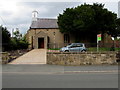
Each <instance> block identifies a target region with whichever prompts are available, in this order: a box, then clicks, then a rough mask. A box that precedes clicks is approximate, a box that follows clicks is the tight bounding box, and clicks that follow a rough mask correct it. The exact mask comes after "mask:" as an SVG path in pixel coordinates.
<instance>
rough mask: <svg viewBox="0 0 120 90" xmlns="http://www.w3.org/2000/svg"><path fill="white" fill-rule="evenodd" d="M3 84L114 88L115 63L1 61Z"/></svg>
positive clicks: (18, 86) (27, 86) (8, 85)
mask: <svg viewBox="0 0 120 90" xmlns="http://www.w3.org/2000/svg"><path fill="white" fill-rule="evenodd" d="M2 77H3V78H2V81H3V83H2V86H3V88H118V66H117V65H89V66H59V65H40V64H39V65H23V64H22V65H14V64H13V65H11V64H9V65H3V66H2Z"/></svg>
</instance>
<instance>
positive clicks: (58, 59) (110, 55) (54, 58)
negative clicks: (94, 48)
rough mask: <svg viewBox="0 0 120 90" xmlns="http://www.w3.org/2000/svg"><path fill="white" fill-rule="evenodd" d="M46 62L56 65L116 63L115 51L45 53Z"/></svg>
mask: <svg viewBox="0 0 120 90" xmlns="http://www.w3.org/2000/svg"><path fill="white" fill-rule="evenodd" d="M47 64H56V65H101V64H117V62H116V53H115V52H106V53H92V52H91V53H60V52H56V53H47Z"/></svg>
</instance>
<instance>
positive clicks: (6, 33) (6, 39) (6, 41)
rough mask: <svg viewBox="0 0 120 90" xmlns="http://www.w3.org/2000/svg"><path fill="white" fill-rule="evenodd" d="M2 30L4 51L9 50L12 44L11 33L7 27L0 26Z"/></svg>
mask: <svg viewBox="0 0 120 90" xmlns="http://www.w3.org/2000/svg"><path fill="white" fill-rule="evenodd" d="M0 30H2V48H3V51H4V50H8V49H9V43H10V32H9V31H8V30H7V28H6V27H3V26H0Z"/></svg>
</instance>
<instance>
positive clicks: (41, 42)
mask: <svg viewBox="0 0 120 90" xmlns="http://www.w3.org/2000/svg"><path fill="white" fill-rule="evenodd" d="M38 48H44V38H38Z"/></svg>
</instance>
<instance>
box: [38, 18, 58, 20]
mask: <svg viewBox="0 0 120 90" xmlns="http://www.w3.org/2000/svg"><path fill="white" fill-rule="evenodd" d="M38 20H57V19H55V18H38Z"/></svg>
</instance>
